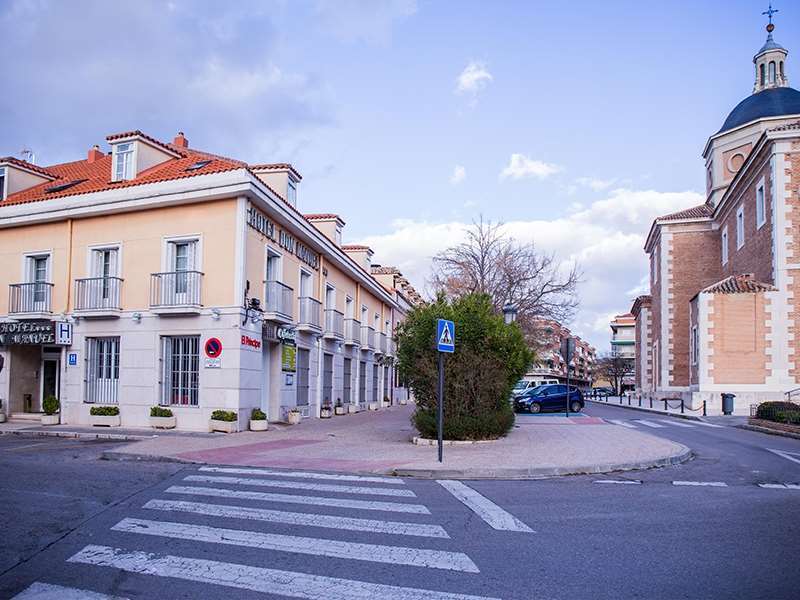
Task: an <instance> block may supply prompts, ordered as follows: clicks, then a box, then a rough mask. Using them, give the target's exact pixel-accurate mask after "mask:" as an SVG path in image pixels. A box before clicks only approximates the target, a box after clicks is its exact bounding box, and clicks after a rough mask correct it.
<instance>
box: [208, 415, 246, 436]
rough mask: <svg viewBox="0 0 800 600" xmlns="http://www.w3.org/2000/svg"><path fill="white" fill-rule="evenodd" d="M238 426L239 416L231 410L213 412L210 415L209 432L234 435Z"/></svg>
mask: <svg viewBox="0 0 800 600" xmlns="http://www.w3.org/2000/svg"><path fill="white" fill-rule="evenodd" d="M238 425H239V415H238V414H237V413H236V412H235V411H233V410H215V411H214V412H212V413H211V431H221V432H223V433H235V432H236V431H237V430H238Z"/></svg>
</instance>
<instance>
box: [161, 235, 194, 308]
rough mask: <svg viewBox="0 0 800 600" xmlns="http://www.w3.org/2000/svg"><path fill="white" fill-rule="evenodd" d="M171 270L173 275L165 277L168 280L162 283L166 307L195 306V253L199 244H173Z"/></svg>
mask: <svg viewBox="0 0 800 600" xmlns="http://www.w3.org/2000/svg"><path fill="white" fill-rule="evenodd" d="M169 246H170V253H171V256H170V270H171V271H172V272H171V274H168V275H165V277H167V280H166V281H164V282H162V290H163V292H162V293H164V294H165V295H166V302H164V304H166V305H176V304H195V303H198V302H199V298H197V299H195V297H194V296H195V295H198V294H196V290H195V285H196V281H195V277H194V275H193V273H192V272H193V271H194V270H195V258H196V257H195V252H196V248H197V242H194V241H186V242H173V243H171V244H170V245H169Z"/></svg>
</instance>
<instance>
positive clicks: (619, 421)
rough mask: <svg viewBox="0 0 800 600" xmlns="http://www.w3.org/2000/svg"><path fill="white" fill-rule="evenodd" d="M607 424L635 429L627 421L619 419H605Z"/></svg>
mask: <svg viewBox="0 0 800 600" xmlns="http://www.w3.org/2000/svg"><path fill="white" fill-rule="evenodd" d="M607 420H608V422H609V423H613V424H614V425H621V426H622V427H628V428H629V429H636V425H631V424H630V423H628V422H627V421H623V420H621V419H607Z"/></svg>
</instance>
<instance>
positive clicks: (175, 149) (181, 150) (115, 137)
mask: <svg viewBox="0 0 800 600" xmlns="http://www.w3.org/2000/svg"><path fill="white" fill-rule="evenodd" d="M132 137H140V138H142V139H145V140H147V141H148V142H150V143H151V144H154V145H156V146H160V147H161V148H164V150H167V151H168V152H174V153H176V154H178V155H179V156H186V154H187V151H188V148H182V147H180V146H175V145H174V144H166V143H164V142H162V141H161V140H157V139H156V138H154V137H152V136H149V135H147V134H146V133H142V132H141V131H139V130H138V129H136V130H134V131H124V132H123V133H114V134H112V135H107V136H106V140H108V141H109V142H112V141H114V140H119V139H122V138H132Z"/></svg>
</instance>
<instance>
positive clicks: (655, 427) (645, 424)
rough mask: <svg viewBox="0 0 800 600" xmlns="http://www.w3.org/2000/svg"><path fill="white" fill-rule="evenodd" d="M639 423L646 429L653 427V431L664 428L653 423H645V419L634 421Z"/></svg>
mask: <svg viewBox="0 0 800 600" xmlns="http://www.w3.org/2000/svg"><path fill="white" fill-rule="evenodd" d="M634 420H635V421H636V422H637V423H639V424H641V425H644V426H646V427H652V428H653V429H661V428H663V427H664V426H663V425H659V424H658V423H653V422H652V421H645V420H644V419H634Z"/></svg>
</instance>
